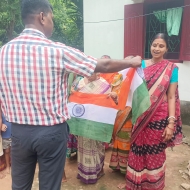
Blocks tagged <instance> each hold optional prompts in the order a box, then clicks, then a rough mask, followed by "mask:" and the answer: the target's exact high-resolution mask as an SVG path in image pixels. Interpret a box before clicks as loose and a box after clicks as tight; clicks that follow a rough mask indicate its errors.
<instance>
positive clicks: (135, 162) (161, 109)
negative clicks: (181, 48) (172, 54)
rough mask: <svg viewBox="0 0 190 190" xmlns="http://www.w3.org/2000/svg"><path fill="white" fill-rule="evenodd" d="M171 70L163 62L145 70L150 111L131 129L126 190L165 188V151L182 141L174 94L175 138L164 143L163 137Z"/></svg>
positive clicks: (172, 66) (177, 105)
mask: <svg viewBox="0 0 190 190" xmlns="http://www.w3.org/2000/svg"><path fill="white" fill-rule="evenodd" d="M174 68H175V65H174V64H173V63H170V62H168V61H166V60H163V61H162V62H160V63H158V64H155V65H152V66H149V67H147V68H146V69H144V72H145V79H146V82H147V87H148V90H149V94H150V99H151V107H150V108H149V109H148V110H147V111H146V112H145V113H144V114H142V115H141V116H140V117H139V118H138V120H137V122H136V124H135V125H134V126H133V130H132V135H131V150H130V153H129V159H128V167H127V174H126V181H127V184H126V189H127V190H162V189H163V188H164V187H165V161H166V153H165V149H166V148H167V147H171V146H174V145H175V144H180V143H181V141H182V133H181V126H182V123H181V118H180V104H179V97H178V91H177V90H176V115H175V117H176V119H177V121H176V124H175V131H174V136H173V138H172V139H171V140H170V141H168V142H163V137H162V134H163V132H164V130H165V128H166V126H167V124H168V122H167V118H168V102H167V100H166V93H167V90H168V87H169V84H170V78H171V75H172V71H173V69H174Z"/></svg>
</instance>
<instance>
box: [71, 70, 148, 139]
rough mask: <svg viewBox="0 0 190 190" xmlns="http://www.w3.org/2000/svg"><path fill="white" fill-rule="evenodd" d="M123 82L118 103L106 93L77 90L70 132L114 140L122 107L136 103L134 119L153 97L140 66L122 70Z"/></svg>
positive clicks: (73, 100)
mask: <svg viewBox="0 0 190 190" xmlns="http://www.w3.org/2000/svg"><path fill="white" fill-rule="evenodd" d="M120 73H121V74H122V75H123V79H124V80H123V83H122V87H121V89H120V96H119V102H118V105H116V104H115V103H114V101H113V100H112V99H111V98H110V97H108V95H106V94H87V93H82V92H75V93H73V94H72V95H71V96H70V98H69V101H70V102H69V103H68V109H69V113H70V115H71V119H70V120H69V121H68V124H69V127H70V132H71V133H72V134H74V135H79V136H83V137H86V138H90V139H94V140H99V141H103V142H110V140H111V137H112V132H113V127H114V123H115V118H116V116H117V112H118V110H122V109H124V108H125V107H126V106H130V107H132V110H133V111H132V122H133V123H134V122H135V121H136V119H137V118H138V117H139V116H140V115H141V114H142V113H143V112H145V111H146V110H147V109H148V108H149V106H150V98H149V94H148V90H147V88H146V84H145V83H144V81H143V77H142V76H140V75H141V74H139V72H137V70H136V69H133V68H130V69H125V70H123V71H121V72H120Z"/></svg>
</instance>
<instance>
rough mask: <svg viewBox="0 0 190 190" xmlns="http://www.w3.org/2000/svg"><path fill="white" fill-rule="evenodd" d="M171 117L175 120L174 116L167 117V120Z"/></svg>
mask: <svg viewBox="0 0 190 190" xmlns="http://www.w3.org/2000/svg"><path fill="white" fill-rule="evenodd" d="M171 118H172V119H174V120H176V118H175V117H174V116H170V117H168V120H169V119H171Z"/></svg>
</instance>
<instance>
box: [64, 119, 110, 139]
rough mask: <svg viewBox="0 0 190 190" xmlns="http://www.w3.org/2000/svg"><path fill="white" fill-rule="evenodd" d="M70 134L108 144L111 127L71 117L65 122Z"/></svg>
mask: <svg viewBox="0 0 190 190" xmlns="http://www.w3.org/2000/svg"><path fill="white" fill-rule="evenodd" d="M67 123H68V124H69V128H70V133H71V134H74V135H78V136H83V137H86V138H89V139H93V140H98V141H102V142H110V140H111V137H112V132H113V125H110V124H105V123H100V122H95V121H90V120H86V119H81V118H75V117H72V118H71V119H70V120H69V121H67Z"/></svg>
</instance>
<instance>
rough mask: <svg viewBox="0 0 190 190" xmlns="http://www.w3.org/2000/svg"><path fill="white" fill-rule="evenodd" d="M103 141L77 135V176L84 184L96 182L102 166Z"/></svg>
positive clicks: (103, 157) (103, 156)
mask: <svg viewBox="0 0 190 190" xmlns="http://www.w3.org/2000/svg"><path fill="white" fill-rule="evenodd" d="M104 159H105V146H104V143H103V142H100V141H96V140H92V139H88V138H84V137H80V136H79V137H78V176H77V178H78V179H80V180H81V181H82V182H83V183H85V184H93V183H96V182H97V180H98V178H99V176H100V174H101V171H102V169H103V166H104Z"/></svg>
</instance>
